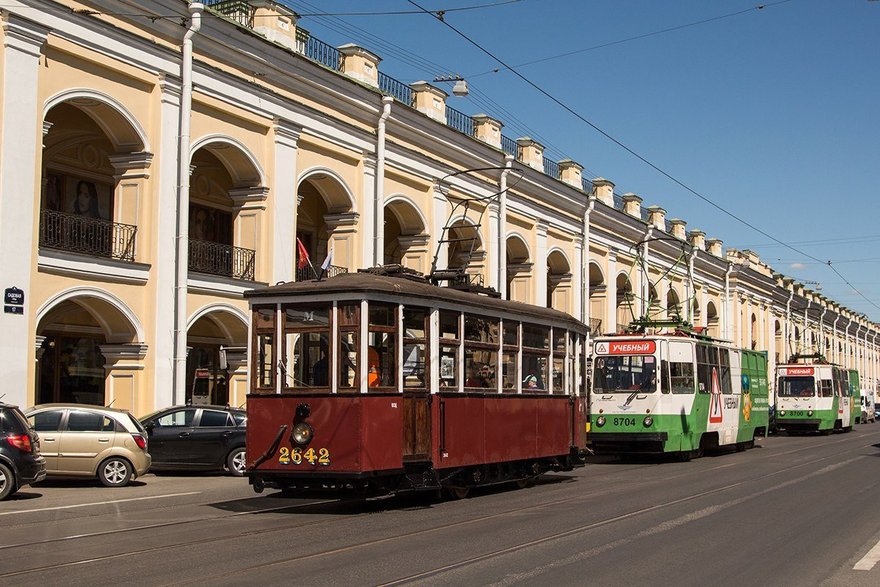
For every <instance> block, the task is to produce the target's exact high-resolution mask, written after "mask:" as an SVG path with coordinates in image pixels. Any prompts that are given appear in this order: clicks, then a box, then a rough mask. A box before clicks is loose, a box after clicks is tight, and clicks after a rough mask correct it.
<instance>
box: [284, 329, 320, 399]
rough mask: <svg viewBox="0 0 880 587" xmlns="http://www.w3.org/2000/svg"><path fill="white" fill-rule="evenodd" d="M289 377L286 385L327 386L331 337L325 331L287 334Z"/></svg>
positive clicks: (288, 386)
mask: <svg viewBox="0 0 880 587" xmlns="http://www.w3.org/2000/svg"><path fill="white" fill-rule="evenodd" d="M285 346H286V363H285V364H286V368H287V378H286V381H285V382H284V387H287V388H290V387H300V388H302V387H327V386H328V385H329V364H330V357H329V356H328V353H329V350H328V349H329V348H330V337H329V335H328V334H327V333H324V332H288V333H286V335H285Z"/></svg>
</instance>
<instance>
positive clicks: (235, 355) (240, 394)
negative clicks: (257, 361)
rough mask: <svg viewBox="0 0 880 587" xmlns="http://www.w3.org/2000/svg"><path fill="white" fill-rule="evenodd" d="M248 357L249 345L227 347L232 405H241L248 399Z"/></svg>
mask: <svg viewBox="0 0 880 587" xmlns="http://www.w3.org/2000/svg"><path fill="white" fill-rule="evenodd" d="M247 357H248V354H247V347H243V348H235V349H226V371H227V372H228V374H229V375H228V376H229V379H228V380H227V384H228V385H229V405H230V406H240V405H242V404H243V403H244V402H245V400H246V399H247V376H248V369H247V367H248V365H247Z"/></svg>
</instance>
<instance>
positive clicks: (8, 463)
mask: <svg viewBox="0 0 880 587" xmlns="http://www.w3.org/2000/svg"><path fill="white" fill-rule="evenodd" d="M45 476H46V459H45V458H43V456H42V455H41V454H40V440H39V438H38V437H37V434H36V432H34V431H33V429H31V427H30V426H29V425H28V421H27V420H26V419H25V417H24V415H23V414H22V413H21V410H19V409H18V408H17V407H15V406H11V405H9V404H4V403H2V402H0V501H2V500H4V499H6V498H7V497H9V496H11V495H12V494H13V493H15V492H16V491H18V490H19V489H20V488H21V487H22V486H24V485H30V484H32V483H37V482H39V481H42V480H43V478H44V477H45Z"/></svg>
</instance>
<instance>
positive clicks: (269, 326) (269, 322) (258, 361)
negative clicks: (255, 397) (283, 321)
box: [252, 307, 275, 392]
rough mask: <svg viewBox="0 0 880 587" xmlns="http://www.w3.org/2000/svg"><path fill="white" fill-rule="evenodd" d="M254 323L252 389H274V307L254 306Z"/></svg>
mask: <svg viewBox="0 0 880 587" xmlns="http://www.w3.org/2000/svg"><path fill="white" fill-rule="evenodd" d="M252 315H253V324H254V341H253V342H254V346H253V352H254V356H253V358H252V361H253V365H254V375H255V377H254V379H253V386H254V391H263V392H265V391H270V390H271V391H274V390H275V308H274V307H271V308H260V307H256V308H254V311H253V314H252Z"/></svg>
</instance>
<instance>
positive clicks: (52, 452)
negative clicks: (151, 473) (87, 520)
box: [25, 404, 150, 487]
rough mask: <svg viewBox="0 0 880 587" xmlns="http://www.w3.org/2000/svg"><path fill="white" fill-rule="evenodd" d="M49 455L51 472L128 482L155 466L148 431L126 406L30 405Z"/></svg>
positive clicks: (110, 482) (117, 484)
mask: <svg viewBox="0 0 880 587" xmlns="http://www.w3.org/2000/svg"><path fill="white" fill-rule="evenodd" d="M25 415H26V416H27V419H28V421H29V422H30V424H31V426H32V427H33V428H34V430H36V431H37V434H39V435H40V448H41V450H42V453H43V456H44V457H45V458H46V473H47V476H48V477H50V478H51V477H97V478H98V479H99V480H100V481H101V483H103V484H104V485H106V486H108V487H123V486H125V485H128V483H129V482H130V481H131V480H132V479H135V478H137V477H139V476H141V475H143V474H144V473H146V472H147V470H148V469H149V468H150V453H148V452H147V432H146V431H145V430H144V428H143V426H141V423H140V422H138V421H137V419H136V418H135V417H134V416H132V415H131V414H129V413H128V412H127V411H126V410H118V409H114V408H104V407H101V406H90V405H84V404H44V405H40V406H34V407H32V408H29V409H27V410H25Z"/></svg>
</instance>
